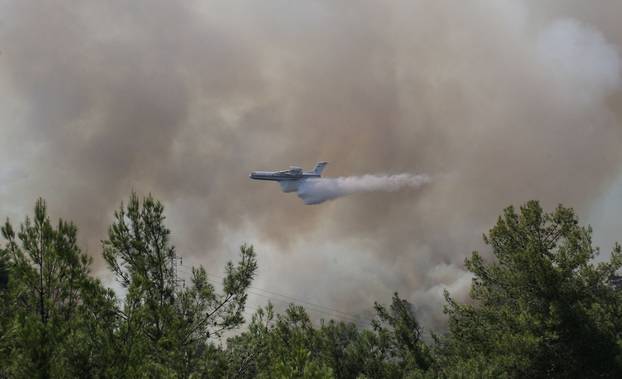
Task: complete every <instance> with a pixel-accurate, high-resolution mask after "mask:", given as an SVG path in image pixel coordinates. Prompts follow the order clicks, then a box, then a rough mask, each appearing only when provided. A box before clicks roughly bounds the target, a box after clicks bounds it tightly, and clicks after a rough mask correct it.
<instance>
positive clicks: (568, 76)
mask: <svg viewBox="0 0 622 379" xmlns="http://www.w3.org/2000/svg"><path fill="white" fill-rule="evenodd" d="M620 14H622V3H621V2H619V1H613V0H611V1H602V2H599V7H598V8H596V7H592V6H591V4H590V3H589V2H582V1H550V2H546V4H543V3H542V2H539V1H535V0H533V1H493V0H490V1H474V2H468V4H467V3H466V2H465V3H459V2H453V1H438V0H436V1H395V2H390V3H388V2H387V3H385V2H374V1H360V2H345V1H307V2H291V1H261V2H252V3H249V2H243V1H231V0H227V1H186V2H170V1H160V0H158V1H146V0H135V1H113V2H100V1H81V2H69V1H51V0H50V1H2V2H0V51H1V54H0V93H2V98H3V102H2V105H1V106H0V122H1V127H0V161H1V162H2V163H1V165H0V216H2V217H3V218H4V217H10V218H11V219H12V220H13V221H14V222H18V221H21V220H22V219H23V217H24V215H25V214H27V213H29V212H31V209H32V207H33V205H34V202H35V200H36V198H37V197H39V196H41V197H44V198H45V199H46V200H47V201H48V205H49V208H50V213H51V214H52V215H53V216H54V217H63V218H66V219H71V220H73V221H75V222H76V223H77V224H78V226H79V228H80V236H81V238H82V241H83V245H82V246H84V248H85V249H87V250H88V253H89V254H90V255H92V256H93V257H94V259H95V270H96V273H97V275H99V276H101V277H102V278H106V275H108V274H107V271H106V269H105V265H104V264H103V260H102V259H101V246H100V241H101V240H102V239H104V238H105V233H106V229H107V227H108V225H109V224H110V222H111V221H112V214H113V211H114V210H115V209H116V208H117V207H118V206H119V204H120V202H121V201H123V200H126V199H127V197H128V196H129V194H130V192H131V191H132V190H135V191H136V192H137V193H139V194H141V195H142V194H147V193H152V194H153V195H154V196H155V197H157V198H158V199H160V200H162V201H163V203H164V204H165V206H166V207H167V214H168V225H169V227H170V228H171V230H172V238H173V241H174V242H175V244H176V245H177V247H178V250H177V251H178V254H179V255H181V256H183V257H184V264H185V265H190V264H204V265H205V266H206V267H207V271H208V272H213V273H215V274H220V273H221V271H220V270H221V267H222V264H223V262H225V261H227V260H229V259H234V258H235V257H236V255H237V247H238V246H239V245H240V244H242V243H243V242H247V243H250V244H253V245H254V246H255V248H256V251H257V253H258V262H259V275H258V277H257V280H256V282H255V286H257V287H260V288H267V289H272V290H275V291H278V292H281V293H286V294H290V295H292V296H296V297H298V298H302V299H306V300H308V301H311V302H315V303H319V304H324V305H327V306H331V307H336V308H338V309H341V310H344V311H347V312H348V313H350V314H357V313H359V312H361V311H363V310H369V309H370V308H371V305H372V303H373V301H374V300H378V301H383V300H388V299H389V298H390V296H391V294H392V293H393V292H394V291H399V292H400V295H401V296H402V297H405V298H406V299H408V300H409V301H411V302H412V303H414V304H415V306H416V307H417V312H418V314H419V316H420V318H421V321H422V323H423V324H424V326H426V327H429V326H432V327H439V326H442V325H443V318H442V316H441V304H442V301H443V300H442V291H443V289H444V288H447V289H448V290H449V291H450V292H451V293H452V294H454V295H456V296H457V297H458V298H464V296H465V295H466V291H467V290H468V285H469V284H470V276H469V274H468V273H467V272H466V271H465V270H464V268H463V261H464V258H465V256H467V255H468V254H470V253H471V251H472V250H474V249H482V248H483V246H482V242H481V235H482V233H483V232H485V231H487V230H488V229H489V228H490V227H491V226H492V225H493V224H494V222H495V221H496V217H497V215H498V214H499V213H500V211H501V210H502V208H504V207H505V206H507V205H510V204H516V205H518V204H521V203H523V202H525V201H527V200H529V199H538V200H540V201H541V202H542V204H543V205H544V206H545V207H546V208H548V209H551V208H552V207H554V206H556V205H557V204H558V203H563V204H564V205H567V206H571V207H574V208H575V209H576V210H577V212H578V214H579V215H580V216H581V218H582V219H583V220H584V221H585V222H590V223H591V224H592V225H593V226H594V229H595V230H596V243H597V244H600V245H601V247H602V250H603V252H604V253H606V251H608V250H609V249H610V247H611V244H612V243H613V241H614V240H615V239H620V237H619V231H620V227H621V226H622V221H621V220H620V218H619V214H620V212H621V211H622V179H621V176H620V174H621V172H620V167H621V164H622V149H621V148H620V147H621V146H622V78H621V75H622V72H621V65H622V62H621V59H622V23H620V22H619V20H618V18H619V15H620ZM320 160H325V161H328V162H330V163H329V166H328V167H327V169H326V170H325V171H324V174H323V175H324V176H327V177H333V176H334V177H340V176H362V175H365V174H370V173H373V174H380V175H391V174H400V173H426V174H428V175H430V176H431V177H432V178H433V180H431V181H430V182H429V183H427V184H426V185H424V186H422V187H421V188H420V189H417V190H416V191H409V190H405V191H396V192H378V193H359V194H354V195H352V196H348V197H344V198H340V199H337V200H335V201H331V202H325V203H323V204H319V205H317V206H313V207H309V206H305V205H304V204H303V203H302V202H301V201H300V199H298V198H297V197H296V196H295V195H293V194H284V193H282V192H281V191H280V189H279V187H278V186H277V185H276V184H274V183H257V182H252V181H250V180H249V179H248V173H249V172H250V171H252V170H264V169H265V170H272V169H274V170H277V169H284V168H286V167H287V166H289V165H299V166H302V167H304V168H305V169H310V168H312V167H313V164H315V162H317V161H320ZM599 231H601V232H599ZM616 233H618V234H616ZM264 300H265V299H261V298H259V299H254V300H253V299H251V301H255V302H256V303H261V302H263V301H264ZM251 303H252V302H251Z"/></svg>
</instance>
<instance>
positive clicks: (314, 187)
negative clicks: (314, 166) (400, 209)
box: [298, 174, 430, 204]
mask: <svg viewBox="0 0 622 379" xmlns="http://www.w3.org/2000/svg"><path fill="white" fill-rule="evenodd" d="M429 182H430V177H429V176H428V175H425V174H419V175H414V174H398V175H363V176H346V177H339V178H318V179H307V180H305V181H304V182H302V183H301V184H300V186H299V187H298V197H299V198H301V199H302V200H303V201H304V203H305V204H320V203H323V202H325V201H326V200H332V199H336V198H338V197H341V196H346V195H350V194H353V193H357V192H378V191H384V192H395V191H399V190H401V189H405V188H411V189H416V188H419V187H421V186H423V185H424V184H426V183H429Z"/></svg>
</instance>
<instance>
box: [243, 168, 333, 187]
mask: <svg viewBox="0 0 622 379" xmlns="http://www.w3.org/2000/svg"><path fill="white" fill-rule="evenodd" d="M325 166H326V162H319V163H318V164H317V165H316V166H315V168H314V170H313V171H303V170H302V169H301V168H300V167H290V169H289V170H282V171H253V172H251V174H250V175H249V177H250V178H251V179H254V180H268V181H273V182H279V184H280V185H281V189H282V190H283V192H294V191H296V190H298V186H299V185H300V183H301V182H303V181H305V180H307V179H311V178H319V177H321V174H322V170H323V169H324V167H325Z"/></svg>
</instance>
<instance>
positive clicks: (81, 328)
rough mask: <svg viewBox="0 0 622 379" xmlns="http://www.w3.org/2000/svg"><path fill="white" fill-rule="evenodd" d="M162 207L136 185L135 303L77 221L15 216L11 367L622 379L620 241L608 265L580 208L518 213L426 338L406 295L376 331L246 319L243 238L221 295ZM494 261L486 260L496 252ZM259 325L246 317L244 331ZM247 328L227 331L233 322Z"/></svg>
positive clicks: (249, 266)
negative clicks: (182, 254)
mask: <svg viewBox="0 0 622 379" xmlns="http://www.w3.org/2000/svg"><path fill="white" fill-rule="evenodd" d="M164 219H165V218H164V209H163V207H162V204H161V203H160V202H158V201H157V200H155V199H153V198H152V197H151V196H149V197H147V198H145V199H142V200H140V199H139V198H138V197H137V196H135V195H132V196H131V197H130V200H129V202H128V204H127V206H125V205H121V207H120V209H119V210H118V211H117V212H116V213H115V218H114V222H113V224H112V225H111V227H110V229H109V232H108V236H107V238H106V239H105V240H104V241H103V256H104V258H105V261H106V262H107V264H108V267H109V269H110V271H111V272H112V274H113V276H114V277H115V279H116V280H117V281H118V283H119V284H120V286H121V287H122V288H123V289H124V291H125V296H123V298H122V299H120V298H118V297H117V295H115V293H114V292H113V291H112V290H111V289H107V288H105V287H104V286H103V285H102V283H101V282H100V281H99V280H97V279H95V278H93V276H92V275H90V273H89V267H90V264H91V260H90V258H89V257H87V256H86V255H85V254H83V253H82V252H81V250H80V248H79V247H78V246H77V228H76V226H75V225H73V224H72V223H68V222H65V221H62V220H61V221H59V222H58V223H57V224H56V225H53V224H52V223H51V222H50V219H49V217H48V215H47V211H46V205H45V202H44V201H43V200H39V201H38V202H37V204H36V205H35V210H34V217H33V218H32V219H31V218H26V219H25V221H24V222H23V223H22V224H21V225H20V226H19V228H18V230H16V229H14V227H13V225H12V224H11V223H10V222H8V221H7V222H6V223H5V225H4V226H3V227H2V236H3V237H4V242H3V244H2V246H0V301H1V304H2V306H1V307H0V378H47V377H53V378H65V377H67V378H74V377H83V378H91V377H102V378H105V377H113V378H122V377H131V378H134V377H155V378H169V377H170V378H218V377H228V378H255V377H258V378H333V377H336V378H396V377H410V378H424V377H425V378H436V377H447V378H453V377H491V378H492V377H495V378H496V377H508V378H509V377H512V378H514V377H516V378H522V377H530V376H531V377H564V378H565V377H611V378H614V377H621V376H622V291H620V290H616V289H615V288H614V287H613V286H612V285H611V284H610V279H611V278H612V277H613V276H614V275H615V273H616V272H617V271H618V270H619V269H620V267H621V266H622V249H621V248H620V246H619V245H616V246H615V247H614V250H613V252H612V254H611V258H610V259H609V260H608V261H606V262H602V263H598V264H595V263H594V257H595V256H596V255H597V254H598V250H597V249H596V248H594V247H593V246H592V242H591V230H590V229H589V228H585V227H582V226H581V225H580V224H579V223H578V220H577V218H576V216H575V214H574V213H573V211H572V210H571V209H568V208H563V207H561V206H560V207H558V208H557V209H556V210H555V211H554V212H553V213H550V214H549V213H545V212H543V210H542V209H541V207H540V206H539V204H538V203H537V202H529V203H527V204H526V205H525V206H523V207H521V208H520V210H519V212H516V211H515V209H514V208H512V207H509V208H507V209H506V210H505V211H504V213H503V215H502V216H501V217H500V218H499V220H498V222H497V224H496V225H495V226H494V227H493V228H492V229H491V230H490V232H489V233H488V234H487V235H485V236H484V240H485V242H486V244H487V245H488V246H489V247H490V252H486V253H485V254H484V255H482V254H480V253H478V252H474V253H473V254H472V256H471V257H470V258H468V259H467V260H466V268H467V269H469V270H470V271H471V272H472V273H473V274H474V279H473V283H472V288H471V300H470V301H469V302H468V303H466V304H461V303H459V302H457V301H455V300H454V299H453V298H452V297H451V296H450V294H448V293H447V294H446V300H447V302H446V308H445V311H446V313H447V316H448V330H447V331H446V332H443V333H439V334H430V333H428V334H426V333H425V332H424V330H423V329H422V327H421V326H420V325H419V323H418V321H417V319H416V317H415V313H414V309H413V306H412V305H411V304H410V303H409V302H407V301H406V300H404V299H401V298H400V297H399V296H398V295H397V294H395V295H394V297H393V299H392V302H391V304H390V305H388V306H384V305H381V304H375V307H374V308H375V313H376V317H375V318H374V319H373V320H372V322H371V323H370V324H369V325H368V326H360V325H355V324H353V323H344V322H337V321H333V320H329V321H322V322H321V324H320V325H319V326H317V325H314V324H313V323H312V320H311V319H310V317H309V315H308V314H307V312H306V311H305V309H304V308H303V307H302V306H300V305H296V304H292V305H290V307H289V308H288V309H287V310H286V311H285V312H283V313H281V314H277V313H276V312H275V311H274V309H273V307H272V305H271V304H268V305H267V306H266V307H264V308H261V309H259V310H258V311H256V312H255V313H254V314H253V315H252V317H251V318H250V320H248V321H249V322H248V324H246V325H245V324H244V322H245V320H244V317H243V315H244V311H245V304H246V299H247V291H248V289H249V287H250V285H251V282H252V280H253V277H254V275H255V272H256V269H257V262H256V257H255V253H254V251H253V248H252V247H250V246H246V245H244V246H242V247H241V249H240V257H239V260H238V262H237V263H236V264H233V263H228V264H227V265H226V266H225V268H224V269H225V273H226V275H225V278H224V280H223V282H222V291H216V289H215V287H214V286H213V284H212V282H213V279H211V278H208V275H207V272H206V270H205V269H204V268H203V267H198V268H193V270H192V278H191V281H190V283H188V285H183V286H182V285H180V280H179V278H178V277H177V272H176V259H177V255H176V251H175V248H174V247H173V246H172V245H171V243H170V240H169V236H170V231H169V230H168V229H167V227H166V226H165V224H164ZM484 257H487V258H484ZM244 325H245V326H244ZM230 330H236V332H235V333H233V334H229V335H230V337H229V338H228V339H227V340H226V341H225V343H221V342H222V341H223V339H224V337H223V334H222V333H223V332H225V331H230Z"/></svg>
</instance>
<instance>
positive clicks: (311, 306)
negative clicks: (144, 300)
mask: <svg viewBox="0 0 622 379" xmlns="http://www.w3.org/2000/svg"><path fill="white" fill-rule="evenodd" d="M183 268H184V269H186V268H185V267H183ZM207 274H208V276H212V277H215V278H219V279H221V280H224V279H225V278H224V277H223V276H220V275H215V274H213V273H209V272H208V273H207ZM207 280H208V281H210V282H212V283H216V284H221V283H220V282H218V281H216V280H213V279H209V278H208V279H207ZM249 288H251V289H254V290H256V291H263V292H265V293H268V294H271V295H273V296H280V297H282V298H285V299H288V300H289V301H290V302H292V301H293V302H294V303H295V304H297V305H301V304H306V305H307V307H306V308H307V310H309V311H312V312H316V313H321V314H324V315H327V316H330V317H332V318H338V319H341V321H348V322H352V323H354V324H356V325H358V326H360V327H363V326H365V325H364V324H365V322H367V320H361V319H360V318H359V317H356V316H354V315H351V314H348V313H346V312H342V311H340V310H338V309H334V308H331V307H328V306H325V305H321V304H316V303H312V302H310V301H307V300H305V299H300V298H296V297H293V296H289V295H285V294H282V293H279V292H275V291H271V290H267V289H264V288H259V287H254V286H249ZM247 292H248V293H250V294H253V295H255V296H261V297H264V298H267V299H269V300H276V301H280V302H282V303H284V302H286V300H283V299H279V298H274V297H271V296H268V295H265V294H261V293H257V292H253V291H247ZM318 308H319V309H318Z"/></svg>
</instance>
